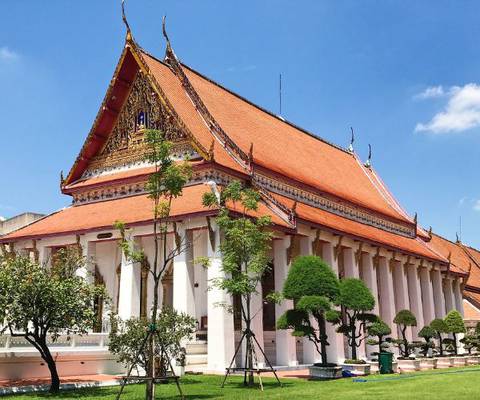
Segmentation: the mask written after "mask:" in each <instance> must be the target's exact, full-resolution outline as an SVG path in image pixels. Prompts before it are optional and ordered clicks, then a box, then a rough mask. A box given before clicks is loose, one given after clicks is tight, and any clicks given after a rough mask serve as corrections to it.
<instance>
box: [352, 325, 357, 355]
mask: <svg viewBox="0 0 480 400" xmlns="http://www.w3.org/2000/svg"><path fill="white" fill-rule="evenodd" d="M356 331H357V328H356V326H355V319H353V318H352V320H351V321H350V335H351V341H350V348H351V350H352V360H356V359H357V341H356V340H355V335H356V333H357V332H356Z"/></svg>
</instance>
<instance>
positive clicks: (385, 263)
mask: <svg viewBox="0 0 480 400" xmlns="http://www.w3.org/2000/svg"><path fill="white" fill-rule="evenodd" d="M389 264H390V263H389V260H387V258H385V257H380V258H379V260H378V271H377V273H378V276H379V284H380V287H379V292H380V302H381V303H382V307H381V310H382V315H381V316H380V317H381V318H382V320H383V321H384V322H385V323H386V324H387V325H388V326H390V329H391V330H392V337H397V335H396V332H397V327H396V326H395V324H394V323H393V319H394V318H395V298H394V290H393V276H392V271H391V268H390V265H389Z"/></svg>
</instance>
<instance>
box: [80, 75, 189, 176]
mask: <svg viewBox="0 0 480 400" xmlns="http://www.w3.org/2000/svg"><path fill="white" fill-rule="evenodd" d="M146 129H158V130H160V131H162V132H164V133H165V135H166V137H167V138H168V140H171V141H172V142H174V143H175V146H174V147H175V148H174V151H175V152H176V153H179V154H178V156H180V157H182V156H184V155H188V156H189V157H190V158H192V157H198V155H197V154H196V152H195V151H194V149H193V147H192V146H191V145H190V143H189V140H188V138H187V135H186V134H185V132H183V130H182V129H180V128H179V127H178V126H177V124H176V123H175V119H174V117H173V116H172V115H171V114H170V113H169V112H168V111H167V109H166V108H165V106H164V105H163V103H162V102H161V101H160V99H159V98H158V95H157V93H156V92H155V90H154V88H153V87H152V86H151V83H150V81H149V80H148V78H147V77H146V76H145V74H144V73H142V72H141V71H139V72H137V74H136V76H135V79H134V81H133V83H132V86H131V89H130V93H129V95H128V97H127V100H126V101H125V104H124V105H123V107H122V109H121V111H120V114H119V116H118V118H117V121H116V123H115V125H114V127H113V130H112V132H111V134H110V135H109V138H108V141H107V142H106V144H105V146H104V147H103V149H102V151H101V152H100V154H99V155H98V156H96V157H95V158H94V159H93V160H92V161H91V163H90V165H89V169H88V170H87V171H86V172H85V174H84V177H89V176H93V175H96V174H97V173H101V172H103V171H104V170H105V169H107V170H110V169H113V168H114V167H118V166H125V165H129V164H132V163H135V162H141V161H143V159H144V155H145V150H146V145H145V137H144V133H145V130H146Z"/></svg>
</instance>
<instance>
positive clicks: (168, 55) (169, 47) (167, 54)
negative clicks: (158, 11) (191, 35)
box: [162, 15, 178, 61]
mask: <svg viewBox="0 0 480 400" xmlns="http://www.w3.org/2000/svg"><path fill="white" fill-rule="evenodd" d="M166 22H167V16H166V15H164V16H163V18H162V32H163V37H164V38H165V40H166V41H167V49H166V51H165V61H167V60H168V59H169V58H171V57H173V58H175V59H176V60H177V61H178V58H177V56H176V54H175V52H174V51H173V49H172V45H171V44H170V38H169V37H168V34H167V23H166Z"/></svg>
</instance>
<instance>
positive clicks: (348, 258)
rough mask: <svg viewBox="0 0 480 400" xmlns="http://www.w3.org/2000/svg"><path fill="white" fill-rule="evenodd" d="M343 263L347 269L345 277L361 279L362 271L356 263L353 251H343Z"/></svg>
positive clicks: (346, 249) (349, 249)
mask: <svg viewBox="0 0 480 400" xmlns="http://www.w3.org/2000/svg"><path fill="white" fill-rule="evenodd" d="M343 262H344V264H343V265H344V267H345V277H347V278H357V279H358V278H359V277H360V270H359V268H358V265H357V263H356V261H355V253H354V251H353V249H351V248H345V249H343Z"/></svg>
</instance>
